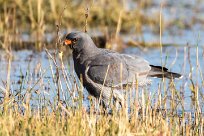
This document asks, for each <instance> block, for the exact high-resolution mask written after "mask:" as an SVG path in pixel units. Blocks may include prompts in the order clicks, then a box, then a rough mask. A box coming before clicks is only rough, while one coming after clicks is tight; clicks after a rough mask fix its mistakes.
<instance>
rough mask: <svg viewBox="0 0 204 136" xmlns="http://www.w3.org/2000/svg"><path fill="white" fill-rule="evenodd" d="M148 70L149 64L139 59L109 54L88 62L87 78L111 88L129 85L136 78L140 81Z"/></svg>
mask: <svg viewBox="0 0 204 136" xmlns="http://www.w3.org/2000/svg"><path fill="white" fill-rule="evenodd" d="M108 67H109V68H108ZM150 69H151V68H150V66H149V63H148V62H147V61H145V60H144V59H142V58H140V57H137V56H130V55H126V54H118V53H113V52H109V53H107V54H101V55H98V56H96V57H94V59H92V60H91V61H90V63H89V70H88V71H87V76H89V78H90V79H91V80H92V81H94V82H95V83H98V84H104V86H107V87H111V86H118V85H120V84H121V83H122V84H128V83H131V82H133V80H135V78H136V76H137V78H138V80H141V81H142V80H143V79H145V78H146V76H147V74H148V73H149V71H150ZM106 75H107V76H106ZM105 76H106V77H105Z"/></svg>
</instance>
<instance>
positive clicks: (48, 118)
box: [0, 50, 204, 135]
mask: <svg viewBox="0 0 204 136" xmlns="http://www.w3.org/2000/svg"><path fill="white" fill-rule="evenodd" d="M46 52H47V56H48V58H49V62H50V67H49V69H44V70H43V69H42V68H41V66H40V65H38V66H36V67H37V68H36V71H35V72H36V73H35V74H36V75H38V76H36V78H34V77H33V76H32V74H26V75H27V76H25V77H22V78H21V84H20V85H19V86H20V88H19V89H18V90H15V91H14V90H12V88H10V85H9V83H10V81H9V80H10V79H9V78H8V80H7V83H8V84H7V85H6V86H5V87H2V86H0V87H1V88H0V89H1V92H2V94H4V97H3V99H2V100H3V101H2V103H1V105H0V108H1V110H0V134H1V135H202V134H203V128H204V122H203V121H204V117H203V114H202V113H201V105H200V104H199V102H200V100H199V98H200V97H202V92H200V91H199V90H198V88H199V87H203V86H202V85H199V84H196V81H193V80H192V86H189V87H190V88H191V89H192V92H194V93H192V94H194V95H192V101H191V105H192V109H194V110H192V111H191V112H186V111H185V109H183V111H182V112H181V113H178V110H180V107H185V106H184V103H185V102H184V98H183V97H182V95H181V94H180V90H177V89H176V88H175V82H173V81H172V82H169V84H168V86H165V84H166V81H165V80H163V81H161V83H160V87H159V88H158V92H157V93H155V94H150V93H149V92H150V90H149V89H148V88H143V89H139V88H138V87H137V86H132V87H130V88H126V89H127V94H126V98H128V96H130V97H129V98H128V100H129V101H130V105H129V108H128V109H127V108H126V107H123V108H122V109H120V110H118V108H117V107H116V106H115V105H110V107H111V109H112V112H111V113H107V112H110V111H109V110H107V111H105V112H104V109H102V107H98V103H97V101H96V100H95V99H94V98H93V97H88V103H89V104H90V106H89V108H88V109H87V107H85V106H83V102H84V99H86V98H85V96H83V95H84V90H83V87H82V85H81V84H80V83H79V82H78V81H77V79H76V78H75V75H73V74H71V73H72V70H71V69H70V70H67V66H65V65H64V62H63V61H62V54H59V57H58V54H56V53H54V54H53V53H50V52H49V51H48V50H46ZM9 65H10V63H8V77H9V74H10V72H9V71H10V70H9V69H10V66H9ZM198 69H199V68H198ZM200 70H201V69H200ZM29 71H30V70H29V69H28V71H27V73H30V72H29ZM48 71H50V73H52V78H51V79H50V80H49V81H48V82H53V84H47V85H46V84H45V81H44V80H45V78H44V76H45V73H46V72H48ZM201 71H202V70H201ZM31 77H32V78H34V80H31ZM63 84H64V86H63ZM49 87H50V89H48V88H49ZM46 88H47V89H46ZM167 91H168V92H169V93H170V94H169V93H168V95H167V94H166V93H165V92H167ZM132 92H134V94H136V96H135V97H131V96H132V95H131V94H132ZM162 92H164V93H162ZM47 94H49V95H48V96H47ZM53 94H55V95H53ZM168 96H171V98H167V97H168ZM168 104H170V107H168V106H166V105H168ZM97 107H98V108H97ZM167 107H168V108H167ZM127 111H128V113H127Z"/></svg>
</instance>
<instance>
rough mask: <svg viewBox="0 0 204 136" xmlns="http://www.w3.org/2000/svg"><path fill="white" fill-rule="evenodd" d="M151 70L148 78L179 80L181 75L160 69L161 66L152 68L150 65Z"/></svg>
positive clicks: (163, 68)
mask: <svg viewBox="0 0 204 136" xmlns="http://www.w3.org/2000/svg"><path fill="white" fill-rule="evenodd" d="M150 66H151V70H150V72H149V74H148V76H149V77H157V78H163V77H164V78H169V79H172V78H173V79H174V78H181V77H182V75H181V74H178V73H174V72H170V71H168V69H167V68H165V67H161V66H154V65H150Z"/></svg>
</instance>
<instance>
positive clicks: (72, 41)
mask: <svg viewBox="0 0 204 136" xmlns="http://www.w3.org/2000/svg"><path fill="white" fill-rule="evenodd" d="M63 45H64V46H69V47H70V48H71V49H73V50H74V51H78V52H79V51H81V50H86V49H89V48H92V47H95V44H94V43H93V41H92V39H91V37H90V36H89V35H88V34H86V33H84V32H71V33H69V34H67V36H66V38H65V40H64V43H63Z"/></svg>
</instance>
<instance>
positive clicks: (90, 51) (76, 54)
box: [73, 46, 100, 64]
mask: <svg viewBox="0 0 204 136" xmlns="http://www.w3.org/2000/svg"><path fill="white" fill-rule="evenodd" d="M99 50H100V49H99V48H97V47H96V46H93V47H91V48H86V49H82V50H80V51H75V50H74V51H73V59H74V60H76V61H77V62H78V63H80V64H83V63H84V62H85V61H86V60H87V59H88V58H91V57H93V56H95V55H97V54H99Z"/></svg>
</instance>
